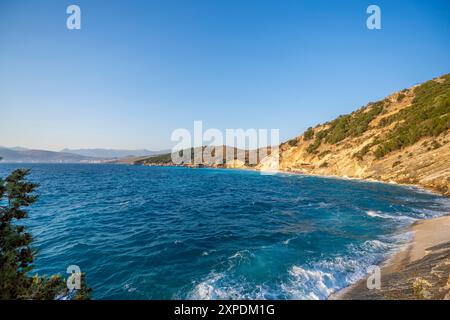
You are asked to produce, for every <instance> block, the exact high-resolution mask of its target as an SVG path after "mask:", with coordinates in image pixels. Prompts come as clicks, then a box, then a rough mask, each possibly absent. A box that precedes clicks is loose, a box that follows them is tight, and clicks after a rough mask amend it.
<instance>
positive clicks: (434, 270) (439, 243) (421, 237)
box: [329, 215, 450, 300]
mask: <svg viewBox="0 0 450 320" xmlns="http://www.w3.org/2000/svg"><path fill="white" fill-rule="evenodd" d="M411 231H412V232H413V239H412V241H411V243H410V244H409V245H408V246H407V247H406V248H405V249H403V250H402V251H399V252H397V253H396V254H394V256H393V257H391V258H390V259H389V260H387V261H386V262H385V263H384V264H383V265H382V266H381V288H380V289H372V290H369V289H368V288H367V279H362V280H360V281H359V282H357V283H355V284H353V285H352V286H349V287H347V288H345V289H343V290H341V291H339V292H337V293H335V294H333V295H331V296H330V297H329V298H330V299H332V300H341V299H342V300H373V299H375V300H380V299H400V300H404V299H407V300H410V299H419V300H425V299H432V300H442V299H445V300H449V299H450V216H448V215H446V216H442V217H438V218H435V219H431V220H421V221H417V222H416V223H414V224H413V225H412V226H411Z"/></svg>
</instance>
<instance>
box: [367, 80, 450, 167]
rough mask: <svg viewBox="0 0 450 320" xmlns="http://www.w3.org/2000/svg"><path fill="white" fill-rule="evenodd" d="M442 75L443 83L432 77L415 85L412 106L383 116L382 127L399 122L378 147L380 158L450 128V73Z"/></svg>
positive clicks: (377, 154) (377, 155)
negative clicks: (385, 116)
mask: <svg viewBox="0 0 450 320" xmlns="http://www.w3.org/2000/svg"><path fill="white" fill-rule="evenodd" d="M443 78H444V81H442V82H437V81H433V80H431V81H428V82H425V83H424V84H422V85H420V86H418V87H416V88H415V90H414V94H415V98H414V100H413V102H412V105H411V106H410V107H408V108H405V109H402V110H401V111H399V112H398V113H396V114H394V115H392V116H390V117H388V118H386V119H384V121H383V122H382V123H381V125H383V126H385V125H388V124H391V123H394V122H397V125H396V126H395V127H394V129H393V130H392V131H391V132H389V134H388V135H387V136H386V139H385V142H384V143H381V144H380V145H379V146H378V148H377V150H376V151H375V156H376V157H377V158H381V157H383V156H385V155H386V154H388V153H390V152H392V151H395V150H399V149H402V148H404V147H407V146H409V145H412V144H414V143H416V142H417V141H419V140H420V139H421V138H423V137H433V136H434V137H437V136H439V135H440V134H441V133H442V132H444V131H446V130H448V129H450V75H445V76H444V77H443Z"/></svg>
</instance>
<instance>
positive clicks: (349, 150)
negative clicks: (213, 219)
mask: <svg viewBox="0 0 450 320" xmlns="http://www.w3.org/2000/svg"><path fill="white" fill-rule="evenodd" d="M202 148H203V150H204V149H205V147H202ZM221 148H223V150H222V153H223V155H224V156H223V157H222V159H223V161H222V162H221V163H222V164H217V163H216V162H215V161H213V162H211V161H207V160H204V161H203V164H202V166H209V167H222V168H253V169H259V170H273V168H274V161H277V162H279V168H280V169H281V170H282V171H288V172H296V173H303V174H314V175H323V176H337V177H348V178H358V179H366V180H376V181H383V182H395V183H401V184H411V185H418V186H421V187H423V188H427V189H430V190H434V191H436V192H439V193H441V194H443V195H446V196H450V74H447V75H444V76H441V77H439V78H436V79H433V80H430V81H427V82H425V83H423V84H420V85H416V86H413V87H411V88H408V89H404V90H402V91H400V92H396V93H393V94H391V95H390V96H388V97H387V98H385V99H383V100H380V101H377V102H372V103H369V104H367V105H366V106H365V107H362V108H360V109H359V110H356V111H354V112H353V113H351V114H349V115H342V116H339V117H338V118H336V119H335V120H333V121H330V122H327V123H325V124H320V125H317V126H315V127H314V128H312V127H311V128H309V129H308V130H307V131H305V133H304V134H303V135H301V136H299V137H296V138H294V139H291V140H289V141H287V142H285V143H282V144H281V145H280V146H279V155H274V154H270V152H267V153H261V154H264V155H265V154H269V156H267V157H265V158H264V157H261V158H260V157H259V156H258V164H257V165H255V164H251V165H250V163H251V162H250V161H248V160H249V157H250V155H251V154H252V153H257V154H260V153H258V151H266V150H250V151H248V150H245V151H244V150H241V149H236V148H231V147H227V146H222V147H214V148H213V151H214V152H215V151H216V149H217V150H220V149H221ZM267 151H270V148H269V149H268V150H267ZM183 152H187V153H191V155H192V157H191V159H193V157H194V149H193V148H191V150H184V151H183ZM244 159H245V161H244ZM171 161H172V160H171V154H170V153H169V154H165V155H159V156H155V157H144V158H139V159H135V161H133V163H134V164H144V165H171ZM224 163H226V164H224ZM183 165H186V166H193V165H192V163H189V162H186V163H184V164H183Z"/></svg>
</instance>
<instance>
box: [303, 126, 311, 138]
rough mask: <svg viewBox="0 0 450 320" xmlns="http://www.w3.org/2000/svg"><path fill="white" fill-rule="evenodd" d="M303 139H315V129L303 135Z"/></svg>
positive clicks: (309, 129)
mask: <svg viewBox="0 0 450 320" xmlns="http://www.w3.org/2000/svg"><path fill="white" fill-rule="evenodd" d="M303 138H304V139H305V140H311V139H312V138H314V129H313V128H312V127H309V128H308V130H306V131H305V133H303Z"/></svg>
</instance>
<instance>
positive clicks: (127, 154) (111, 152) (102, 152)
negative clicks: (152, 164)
mask: <svg viewBox="0 0 450 320" xmlns="http://www.w3.org/2000/svg"><path fill="white" fill-rule="evenodd" d="M61 152H65V153H73V154H77V155H80V156H84V157H92V158H101V159H120V158H131V157H144V156H153V155H158V154H161V153H167V152H170V150H162V151H151V150H146V149H138V150H117V149H98V148H97V149H63V150H61Z"/></svg>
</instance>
